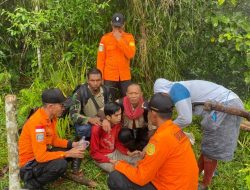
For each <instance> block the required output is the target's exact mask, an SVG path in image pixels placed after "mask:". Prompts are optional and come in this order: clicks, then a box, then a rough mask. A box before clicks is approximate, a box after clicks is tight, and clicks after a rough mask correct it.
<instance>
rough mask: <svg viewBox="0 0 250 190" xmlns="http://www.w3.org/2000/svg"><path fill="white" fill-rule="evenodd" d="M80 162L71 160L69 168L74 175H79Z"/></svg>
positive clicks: (75, 159)
mask: <svg viewBox="0 0 250 190" xmlns="http://www.w3.org/2000/svg"><path fill="white" fill-rule="evenodd" d="M81 162H82V159H81V158H73V160H72V163H71V168H72V172H73V173H74V174H80V173H81V169H80V166H81Z"/></svg>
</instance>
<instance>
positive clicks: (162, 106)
mask: <svg viewBox="0 0 250 190" xmlns="http://www.w3.org/2000/svg"><path fill="white" fill-rule="evenodd" d="M148 109H149V111H150V119H151V121H152V124H153V125H155V126H156V127H157V130H156V132H155V133H154V135H153V136H152V137H151V138H150V140H149V143H148V145H147V146H146V150H145V152H146V153H145V157H144V159H142V160H141V161H139V162H138V164H137V165H136V166H132V165H130V164H128V163H127V162H125V161H118V162H114V165H115V170H116V171H114V172H112V173H111V174H110V175H109V178H108V186H109V188H110V189H111V190H127V189H133V190H137V189H138V190H156V189H158V190H166V189H171V190H175V189H176V190H177V189H182V190H197V187H198V167H197V163H196V159H195V156H194V152H193V150H192V147H191V144H190V142H189V139H188V138H187V136H186V135H185V134H184V133H183V131H182V130H181V129H180V128H179V127H178V126H177V125H176V124H174V123H173V121H172V120H171V117H172V110H173V103H172V100H171V99H170V97H169V96H168V95H166V94H162V93H157V94H155V95H154V96H153V97H152V98H151V100H150V102H149V105H148Z"/></svg>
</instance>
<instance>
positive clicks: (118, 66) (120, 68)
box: [97, 13, 135, 98]
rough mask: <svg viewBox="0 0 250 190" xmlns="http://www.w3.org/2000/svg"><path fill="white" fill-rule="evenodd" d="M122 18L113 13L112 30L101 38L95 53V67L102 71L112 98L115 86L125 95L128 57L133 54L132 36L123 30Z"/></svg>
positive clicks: (128, 82)
mask: <svg viewBox="0 0 250 190" xmlns="http://www.w3.org/2000/svg"><path fill="white" fill-rule="evenodd" d="M124 20H125V19H124V16H123V15H122V14H121V13H115V14H114V15H113V17H112V21H111V25H112V32H109V33H107V34H105V35H104V36H103V37H102V38H101V41H100V43H99V48H98V55H97V68H98V69H99V70H100V71H101V72H102V75H103V79H104V84H105V85H107V86H109V87H110V92H111V95H112V97H113V98H114V97H115V98H118V97H116V96H115V92H116V89H117V88H119V89H120V94H121V95H122V96H125V95H126V90H127V87H128V85H129V84H130V80H131V73H130V59H132V58H133V57H134V56H135V41H134V37H133V35H132V34H130V33H126V32H124V26H125V22H124ZM119 97H120V96H119Z"/></svg>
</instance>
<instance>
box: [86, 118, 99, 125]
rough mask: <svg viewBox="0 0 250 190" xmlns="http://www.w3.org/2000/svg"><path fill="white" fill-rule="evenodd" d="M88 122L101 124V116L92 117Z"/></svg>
mask: <svg viewBox="0 0 250 190" xmlns="http://www.w3.org/2000/svg"><path fill="white" fill-rule="evenodd" d="M88 122H89V123H91V124H92V125H99V126H101V125H102V123H101V120H100V118H99V117H90V118H89V120H88Z"/></svg>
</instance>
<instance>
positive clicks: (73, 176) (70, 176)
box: [63, 172, 97, 187]
mask: <svg viewBox="0 0 250 190" xmlns="http://www.w3.org/2000/svg"><path fill="white" fill-rule="evenodd" d="M63 177H64V178H66V179H69V180H71V181H74V182H77V183H80V184H82V185H86V186H89V187H97V183H96V182H95V181H92V180H90V179H88V178H86V177H85V176H84V175H82V176H80V175H77V174H74V173H72V172H70V173H69V172H68V173H66V174H65V175H64V176H63Z"/></svg>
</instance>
